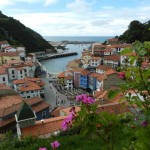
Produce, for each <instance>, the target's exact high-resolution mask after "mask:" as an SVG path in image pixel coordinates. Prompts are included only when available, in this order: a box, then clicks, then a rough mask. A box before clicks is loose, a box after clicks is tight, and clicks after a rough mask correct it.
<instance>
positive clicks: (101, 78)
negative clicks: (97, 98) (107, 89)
mask: <svg viewBox="0 0 150 150" xmlns="http://www.w3.org/2000/svg"><path fill="white" fill-rule="evenodd" d="M104 79H107V76H106V75H105V74H99V75H98V78H97V80H98V81H102V80H104Z"/></svg>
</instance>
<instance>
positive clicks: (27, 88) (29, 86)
mask: <svg viewBox="0 0 150 150" xmlns="http://www.w3.org/2000/svg"><path fill="white" fill-rule="evenodd" d="M40 89H41V87H40V86H39V85H37V84H36V83H34V82H30V81H28V82H26V83H25V84H24V85H21V86H19V87H18V91H22V92H25V91H35V90H40Z"/></svg>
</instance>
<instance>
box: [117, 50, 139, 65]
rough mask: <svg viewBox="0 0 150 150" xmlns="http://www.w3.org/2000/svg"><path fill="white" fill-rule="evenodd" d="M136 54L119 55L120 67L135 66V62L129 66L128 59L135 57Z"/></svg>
mask: <svg viewBox="0 0 150 150" xmlns="http://www.w3.org/2000/svg"><path fill="white" fill-rule="evenodd" d="M136 56H137V54H136V52H132V53H128V54H122V55H120V65H121V66H125V65H126V66H136V65H137V60H134V62H133V64H130V60H131V58H130V57H136Z"/></svg>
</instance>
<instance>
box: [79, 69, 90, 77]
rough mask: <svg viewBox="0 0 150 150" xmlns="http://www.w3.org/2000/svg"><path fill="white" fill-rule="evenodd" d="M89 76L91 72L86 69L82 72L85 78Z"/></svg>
mask: <svg viewBox="0 0 150 150" xmlns="http://www.w3.org/2000/svg"><path fill="white" fill-rule="evenodd" d="M88 74H90V71H87V70H85V69H84V70H83V71H82V72H81V75H83V76H87V75H88Z"/></svg>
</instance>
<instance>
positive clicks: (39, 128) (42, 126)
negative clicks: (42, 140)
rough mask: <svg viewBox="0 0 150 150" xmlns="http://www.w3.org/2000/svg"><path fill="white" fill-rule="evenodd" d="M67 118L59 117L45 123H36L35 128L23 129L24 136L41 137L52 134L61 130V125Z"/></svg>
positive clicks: (46, 120)
mask: <svg viewBox="0 0 150 150" xmlns="http://www.w3.org/2000/svg"><path fill="white" fill-rule="evenodd" d="M65 118H66V116H59V117H54V118H49V119H45V120H43V121H36V123H35V125H34V126H30V127H26V128H22V129H21V133H22V136H23V137H25V136H33V137H39V136H44V135H46V134H52V133H54V132H56V131H60V130H61V124H62V122H63V120H64V119H65Z"/></svg>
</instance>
